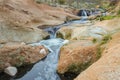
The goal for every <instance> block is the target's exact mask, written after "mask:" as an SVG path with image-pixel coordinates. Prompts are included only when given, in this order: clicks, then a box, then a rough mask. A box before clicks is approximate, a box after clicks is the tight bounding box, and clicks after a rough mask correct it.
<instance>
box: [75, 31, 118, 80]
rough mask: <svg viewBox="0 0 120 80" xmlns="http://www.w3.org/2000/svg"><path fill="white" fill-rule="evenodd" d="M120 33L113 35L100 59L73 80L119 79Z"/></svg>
mask: <svg viewBox="0 0 120 80" xmlns="http://www.w3.org/2000/svg"><path fill="white" fill-rule="evenodd" d="M119 36H120V33H119V32H118V33H117V34H114V35H113V37H112V40H111V41H110V42H109V43H108V44H107V47H106V49H105V51H104V52H103V54H102V57H101V58H100V59H99V60H98V61H97V62H95V63H94V64H92V65H91V66H90V67H89V68H88V69H86V70H85V71H83V72H82V73H81V74H80V75H79V76H78V77H77V78H76V79H74V80H119V79H120V51H119V50H120V44H119V41H120V37H119Z"/></svg>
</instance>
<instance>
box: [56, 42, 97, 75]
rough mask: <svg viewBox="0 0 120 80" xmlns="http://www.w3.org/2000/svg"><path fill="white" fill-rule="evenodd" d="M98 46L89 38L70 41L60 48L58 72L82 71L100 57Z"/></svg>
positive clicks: (76, 72)
mask: <svg viewBox="0 0 120 80" xmlns="http://www.w3.org/2000/svg"><path fill="white" fill-rule="evenodd" d="M98 49H99V48H98V46H97V45H95V44H93V43H92V42H91V41H88V40H81V41H80V40H75V41H70V42H69V43H68V44H67V45H65V46H63V47H62V48H61V50H60V59H59V62H58V69H57V70H58V73H60V74H64V73H65V72H73V73H75V74H78V73H80V72H81V71H82V70H84V69H85V68H87V67H88V66H89V65H90V64H92V63H93V62H94V61H96V60H97V59H98V55H99V53H98Z"/></svg>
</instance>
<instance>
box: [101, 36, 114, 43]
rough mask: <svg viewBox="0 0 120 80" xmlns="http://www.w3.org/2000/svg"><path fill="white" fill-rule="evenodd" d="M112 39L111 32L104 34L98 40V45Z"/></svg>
mask: <svg viewBox="0 0 120 80" xmlns="http://www.w3.org/2000/svg"><path fill="white" fill-rule="evenodd" d="M111 39H112V37H111V34H106V35H104V37H103V39H102V41H101V42H100V45H103V44H106V43H107V42H108V41H110V40H111Z"/></svg>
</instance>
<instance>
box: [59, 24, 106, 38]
mask: <svg viewBox="0 0 120 80" xmlns="http://www.w3.org/2000/svg"><path fill="white" fill-rule="evenodd" d="M75 26H77V27H75ZM106 34H107V31H106V30H104V29H103V28H101V27H93V26H81V25H80V27H78V25H74V26H68V27H62V28H61V29H59V30H58V31H57V37H60V38H63V39H69V40H93V39H96V40H101V39H102V38H103V36H104V35H106Z"/></svg>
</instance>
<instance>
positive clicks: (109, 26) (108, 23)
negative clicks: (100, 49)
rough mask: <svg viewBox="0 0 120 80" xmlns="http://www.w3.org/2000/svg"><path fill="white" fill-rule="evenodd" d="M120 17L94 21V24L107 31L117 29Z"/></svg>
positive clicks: (119, 25)
mask: <svg viewBox="0 0 120 80" xmlns="http://www.w3.org/2000/svg"><path fill="white" fill-rule="evenodd" d="M119 22H120V18H114V19H111V20H104V21H99V22H95V25H94V26H98V27H102V28H103V29H105V30H107V31H110V32H111V31H118V30H119V29H120V24H119Z"/></svg>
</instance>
